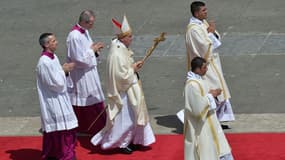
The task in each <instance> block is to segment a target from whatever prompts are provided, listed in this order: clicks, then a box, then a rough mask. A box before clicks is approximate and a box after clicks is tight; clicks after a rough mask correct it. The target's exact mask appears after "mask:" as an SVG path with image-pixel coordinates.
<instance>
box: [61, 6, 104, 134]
mask: <svg viewBox="0 0 285 160" xmlns="http://www.w3.org/2000/svg"><path fill="white" fill-rule="evenodd" d="M94 22H95V15H94V13H93V12H92V11H90V10H85V11H83V12H82V13H81V14H80V17H79V21H78V24H76V25H75V26H74V27H73V28H72V30H71V31H70V33H69V34H68V37H67V40H66V45H67V62H74V63H75V64H76V66H75V68H74V70H72V71H71V73H70V76H71V78H72V81H73V84H74V86H73V87H72V88H70V89H69V91H70V96H71V102H72V105H73V108H74V111H75V113H76V116H77V118H78V123H79V127H78V130H77V131H78V132H80V133H85V134H90V135H94V134H96V133H97V132H99V131H100V130H101V129H102V128H103V127H104V126H105V121H106V113H105V112H104V108H105V106H104V99H105V98H104V94H103V91H102V87H101V83H100V78H99V74H98V71H97V66H98V62H97V57H99V53H100V50H101V49H102V48H103V47H104V44H103V43H102V42H97V43H94V42H93V41H92V38H91V37H90V35H89V31H88V30H89V29H91V28H92V27H93V25H94ZM94 120H96V122H95V123H93V122H94Z"/></svg>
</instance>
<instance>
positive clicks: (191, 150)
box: [184, 72, 233, 160]
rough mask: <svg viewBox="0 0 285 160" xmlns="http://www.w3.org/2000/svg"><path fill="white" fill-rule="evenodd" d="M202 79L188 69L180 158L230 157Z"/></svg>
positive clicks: (189, 159) (210, 159)
mask: <svg viewBox="0 0 285 160" xmlns="http://www.w3.org/2000/svg"><path fill="white" fill-rule="evenodd" d="M208 90H209V89H208V86H207V84H206V83H205V81H203V80H202V78H201V77H200V76H199V75H197V74H195V73H193V72H190V76H189V77H188V80H187V82H186V85H185V116H184V160H220V159H225V160H232V159H233V157H232V155H231V149H230V146H229V144H228V142H227V139H226V137H225V135H224V132H223V130H222V128H221V125H220V123H219V121H218V119H217V116H216V113H215V108H216V105H215V102H214V98H213V96H212V95H211V94H208Z"/></svg>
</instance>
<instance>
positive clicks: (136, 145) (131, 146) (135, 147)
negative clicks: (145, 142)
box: [128, 143, 140, 151]
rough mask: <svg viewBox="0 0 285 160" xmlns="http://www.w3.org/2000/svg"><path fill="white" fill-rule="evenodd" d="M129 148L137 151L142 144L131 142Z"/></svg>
mask: <svg viewBox="0 0 285 160" xmlns="http://www.w3.org/2000/svg"><path fill="white" fill-rule="evenodd" d="M128 148H130V149H131V150H132V151H137V150H140V145H138V144H132V143H131V144H130V145H128Z"/></svg>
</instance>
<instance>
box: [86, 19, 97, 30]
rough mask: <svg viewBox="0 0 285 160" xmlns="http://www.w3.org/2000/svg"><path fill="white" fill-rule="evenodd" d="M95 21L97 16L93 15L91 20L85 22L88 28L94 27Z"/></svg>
mask: <svg viewBox="0 0 285 160" xmlns="http://www.w3.org/2000/svg"><path fill="white" fill-rule="evenodd" d="M94 23H95V17H93V16H91V17H90V19H89V22H85V28H86V29H91V28H93V26H94Z"/></svg>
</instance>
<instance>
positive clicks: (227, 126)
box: [221, 124, 231, 129]
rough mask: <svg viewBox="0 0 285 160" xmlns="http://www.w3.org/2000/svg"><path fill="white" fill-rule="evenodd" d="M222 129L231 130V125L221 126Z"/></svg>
mask: <svg viewBox="0 0 285 160" xmlns="http://www.w3.org/2000/svg"><path fill="white" fill-rule="evenodd" d="M221 126H222V129H231V128H230V126H229V125H225V124H221Z"/></svg>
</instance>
